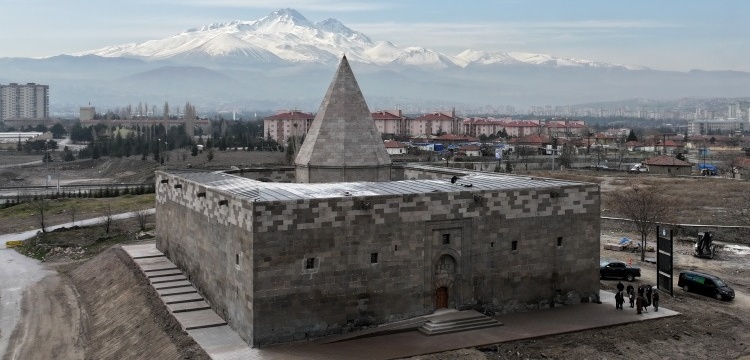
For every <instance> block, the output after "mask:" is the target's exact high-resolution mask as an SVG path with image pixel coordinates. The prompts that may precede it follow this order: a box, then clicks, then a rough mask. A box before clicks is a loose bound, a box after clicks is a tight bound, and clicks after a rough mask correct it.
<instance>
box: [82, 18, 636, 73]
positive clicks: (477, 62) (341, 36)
mask: <svg viewBox="0 0 750 360" xmlns="http://www.w3.org/2000/svg"><path fill="white" fill-rule="evenodd" d="M342 54H346V55H347V58H349V60H351V61H358V62H363V63H369V64H374V65H387V64H393V65H397V66H416V67H420V68H424V69H431V70H437V69H446V68H452V67H457V66H458V67H466V66H469V65H473V66H484V65H519V64H527V65H537V66H545V67H568V66H570V67H598V68H611V67H622V66H621V65H616V64H608V63H603V62H595V61H588V60H581V59H572V58H555V57H552V56H549V55H543V54H530V53H509V54H506V53H501V52H494V53H490V52H484V51H475V50H466V51H464V52H462V53H460V54H458V55H457V56H455V57H453V56H450V55H446V54H443V53H440V52H437V51H434V50H431V49H426V48H422V47H405V48H401V47H399V46H396V45H394V44H393V43H390V42H387V41H378V42H373V41H372V40H370V38H368V37H367V36H366V35H365V34H362V33H360V32H358V31H354V30H352V29H350V28H348V27H347V26H346V25H344V24H342V23H341V22H340V21H338V20H336V19H326V20H323V21H321V22H318V23H313V22H311V21H309V20H308V19H306V18H305V17H304V16H303V15H302V14H300V13H299V12H297V11H295V10H293V9H280V10H276V11H274V12H272V13H271V14H269V15H268V16H266V17H264V18H262V19H259V20H254V21H241V20H235V21H231V22H228V23H215V24H210V25H206V26H202V27H200V28H193V29H188V30H186V31H184V32H182V33H180V34H177V35H175V36H172V37H168V38H165V39H159V40H150V41H146V42H144V43H141V44H125V45H119V46H111V47H106V48H103V49H98V50H91V51H85V52H81V53H77V54H74V55H79V56H80V55H98V56H103V57H130V58H138V59H143V60H165V59H181V60H183V61H186V60H189V59H190V58H193V57H194V58H198V59H201V58H203V59H215V60H221V59H226V58H234V59H238V58H241V59H244V60H246V61H247V62H249V63H279V62H284V61H286V62H292V63H295V62H311V63H324V64H327V63H331V62H336V61H338V59H339V57H340V56H341V55H342ZM632 68H633V69H635V68H636V67H632Z"/></svg>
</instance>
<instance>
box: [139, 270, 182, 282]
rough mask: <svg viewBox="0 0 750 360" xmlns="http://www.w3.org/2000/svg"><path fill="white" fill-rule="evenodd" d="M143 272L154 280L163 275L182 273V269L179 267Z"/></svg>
mask: <svg viewBox="0 0 750 360" xmlns="http://www.w3.org/2000/svg"><path fill="white" fill-rule="evenodd" d="M143 273H144V274H146V277H147V278H149V279H151V281H154V279H156V278H159V277H163V276H172V275H182V271H180V269H177V268H174V269H168V270H152V271H144V272H143Z"/></svg>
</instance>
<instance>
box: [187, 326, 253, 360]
mask: <svg viewBox="0 0 750 360" xmlns="http://www.w3.org/2000/svg"><path fill="white" fill-rule="evenodd" d="M187 333H188V335H190V336H191V337H192V338H193V339H194V340H195V342H196V343H198V345H200V347H202V348H203V350H205V351H206V353H208V355H209V356H211V359H214V360H247V359H264V358H265V357H261V356H260V350H258V349H252V348H250V347H249V346H247V343H246V342H245V341H244V340H242V338H241V337H240V336H239V335H237V332H235V331H234V330H232V329H231V328H230V327H229V326H226V325H225V326H217V327H210V328H203V329H195V330H188V331H187Z"/></svg>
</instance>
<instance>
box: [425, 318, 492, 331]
mask: <svg viewBox="0 0 750 360" xmlns="http://www.w3.org/2000/svg"><path fill="white" fill-rule="evenodd" d="M496 323H497V320H494V319H491V318H485V319H463V320H457V321H450V322H444V323H439V324H436V323H433V322H429V321H428V322H426V323H424V324H423V325H422V326H421V328H424V329H429V330H431V331H439V330H441V329H448V328H451V327H461V326H469V325H482V324H496Z"/></svg>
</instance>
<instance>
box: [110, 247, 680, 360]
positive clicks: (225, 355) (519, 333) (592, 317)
mask: <svg viewBox="0 0 750 360" xmlns="http://www.w3.org/2000/svg"><path fill="white" fill-rule="evenodd" d="M123 249H125V250H126V252H128V253H129V254H130V255H131V257H134V258H136V260H135V261H136V263H138V262H139V260H137V258H141V260H140V263H141V265H139V266H140V267H141V270H142V271H144V273H147V272H152V275H153V274H154V273H153V272H154V271H174V270H175V269H176V268H175V267H174V265H171V262H169V260H166V257H164V256H163V254H161V252H159V251H158V250H156V246H155V244H147V245H135V246H123ZM144 259H151V260H144ZM164 261H166V262H164ZM167 262H168V263H167ZM144 269H146V270H144ZM177 272H178V273H180V272H179V270H177ZM161 275H169V274H166V273H163V274H161ZM172 275H174V274H172ZM179 276H182V275H181V273H180V275H179ZM170 280H175V281H183V278H182V277H180V278H179V279H177V278H174V279H171V278H170ZM152 284H153V281H152ZM174 285H175V287H174V289H180V288H182V290H175V291H177V292H180V293H181V294H183V295H188V296H197V297H200V295H197V294H198V293H197V291H195V290H194V288H193V289H189V288H185V287H184V286H185V285H186V284H184V283H182V282H175V283H174ZM189 287H190V288H192V285H190V286H189ZM157 291H158V290H157ZM164 295H165V297H167V296H166V295H167V294H164ZM600 297H601V301H602V303H601V304H592V303H588V304H580V305H574V306H564V307H558V308H552V309H548V310H537V311H529V312H524V313H517V314H509V315H500V316H495V319H496V320H498V321H499V322H501V323H503V326H498V327H492V328H484V329H478V330H469V331H463V332H456V333H449V334H443V335H433V336H426V335H423V334H422V333H420V332H418V331H408V332H403V333H396V334H393V333H386V334H383V335H376V336H372V337H365V338H353V339H351V340H346V339H344V340H339V341H335V342H331V341H330V339H331V338H330V337H328V338H323V339H318V340H316V341H303V342H297V343H292V344H281V345H275V346H270V347H266V348H261V349H257V348H250V347H248V346H247V344H245V343H244V342H243V341H242V340H241V339H240V337H239V336H238V335H237V333H236V332H234V331H233V330H231V329H230V328H229V326H227V325H224V324H223V322H221V321H217V320H216V317H214V316H215V314H214V316H210V315H207V316H202V317H201V319H202V320H198V321H197V322H195V321H193V322H192V323H189V322H187V321H185V318H184V317H183V319H181V317H180V316H178V314H179V313H175V310H174V306H173V307H172V309H171V311H172V312H173V314H174V315H175V318H176V319H177V320H178V321H180V322H181V323H182V324H183V328H186V329H188V328H189V327H191V326H192V327H196V326H197V327H199V328H196V329H192V330H191V329H188V330H187V333H188V334H189V335H190V336H192V337H193V339H195V341H196V342H197V343H198V345H200V346H201V347H203V348H204V349H205V350H206V352H207V353H208V354H209V355H210V356H211V357H212V358H214V359H266V360H294V359H300V360H302V359H306V360H307V359H321V360H323V359H326V360H338V359H341V360H349V359H362V360H381V359H393V358H403V357H410V356H416V355H423V354H431V353H437V352H443V351H449V350H456V349H461V348H467V347H477V346H483V345H490V344H496V343H501V342H507V341H514V340H522V339H529V338H536V337H542V336H548V335H555V334H563V333H569V332H575V331H582V330H589V329H595V328H601V327H609V326H616V325H621V324H626V323H632V322H638V321H647V320H654V319H659V318H663V317H669V316H675V315H679V313H677V312H675V311H671V310H669V309H665V308H663V307H662V308H659V312H647V313H643V314H641V315H638V314H636V312H635V309H631V308H629V307H627V306H626V307H625V309H624V310H622V311H618V310H615V305H614V294H613V293H609V292H606V291H600ZM162 299H164V297H163V298H162ZM191 300H194V301H198V302H202V298H201V299H200V300H199V299H193V298H191ZM166 306H168V307H169V304H167V305H166ZM196 306H197V305H196ZM197 308H200V309H201V310H205V307H197ZM192 319H193V320H195V319H194V318H192ZM201 321H205V324H204V325H200V323H201ZM220 323H221V324H220ZM196 324H197V325H196ZM202 326H205V327H202ZM386 328H387V327H386ZM366 331H368V332H373V331H374V332H377V330H376V329H368V330H366ZM344 337H346V336H344Z"/></svg>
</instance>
